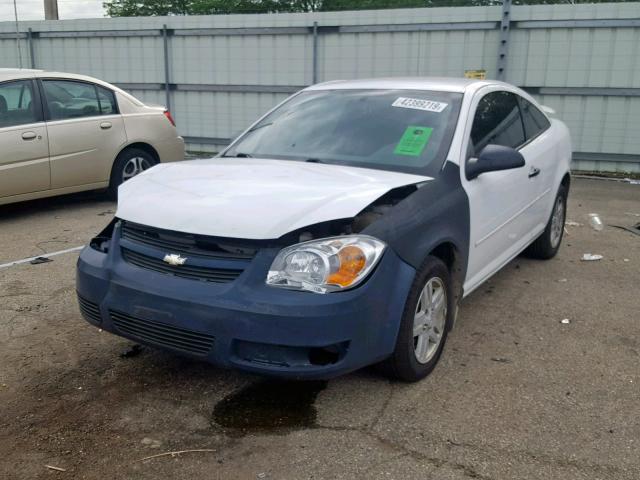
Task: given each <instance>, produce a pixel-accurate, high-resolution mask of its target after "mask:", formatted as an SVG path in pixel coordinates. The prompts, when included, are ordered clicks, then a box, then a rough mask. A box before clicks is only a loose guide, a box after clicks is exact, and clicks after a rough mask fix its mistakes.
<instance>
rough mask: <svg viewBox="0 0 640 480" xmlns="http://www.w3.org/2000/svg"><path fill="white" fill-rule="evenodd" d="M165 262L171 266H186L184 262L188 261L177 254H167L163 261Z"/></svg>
mask: <svg viewBox="0 0 640 480" xmlns="http://www.w3.org/2000/svg"><path fill="white" fill-rule="evenodd" d="M162 261H163V262H165V263H168V264H169V265H174V266H178V265H184V262H186V261H187V259H186V257H181V256H180V255H178V254H177V253H167V254H166V255H165V256H164V258H163V259H162Z"/></svg>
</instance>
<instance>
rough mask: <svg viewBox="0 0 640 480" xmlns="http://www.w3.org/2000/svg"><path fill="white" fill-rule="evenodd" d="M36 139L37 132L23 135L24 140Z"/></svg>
mask: <svg viewBox="0 0 640 480" xmlns="http://www.w3.org/2000/svg"><path fill="white" fill-rule="evenodd" d="M36 137H37V135H36V132H24V133H23V134H22V139H23V140H33V139H34V138H36Z"/></svg>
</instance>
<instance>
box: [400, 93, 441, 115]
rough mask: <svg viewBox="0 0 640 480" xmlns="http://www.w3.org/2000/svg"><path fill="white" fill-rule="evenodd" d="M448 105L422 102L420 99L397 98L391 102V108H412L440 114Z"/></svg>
mask: <svg viewBox="0 0 640 480" xmlns="http://www.w3.org/2000/svg"><path fill="white" fill-rule="evenodd" d="M448 105H449V104H448V103H442V102H434V101H433V100H423V99H422V98H407V97H398V99H397V100H396V101H395V102H393V104H392V106H393V107H400V108H413V109H414V110H424V111H425V112H435V113H440V112H442V111H443V110H444V109H445V108H447V106H448Z"/></svg>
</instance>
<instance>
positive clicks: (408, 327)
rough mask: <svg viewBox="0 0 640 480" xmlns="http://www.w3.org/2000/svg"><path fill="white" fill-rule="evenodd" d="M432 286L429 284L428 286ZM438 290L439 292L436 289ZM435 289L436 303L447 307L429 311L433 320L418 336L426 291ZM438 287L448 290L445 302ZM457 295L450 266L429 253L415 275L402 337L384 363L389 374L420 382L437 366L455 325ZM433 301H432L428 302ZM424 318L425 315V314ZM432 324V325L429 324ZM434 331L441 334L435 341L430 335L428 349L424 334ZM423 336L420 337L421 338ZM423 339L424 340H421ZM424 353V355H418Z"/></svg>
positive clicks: (384, 370) (408, 380) (428, 335)
mask: <svg viewBox="0 0 640 480" xmlns="http://www.w3.org/2000/svg"><path fill="white" fill-rule="evenodd" d="M428 286H429V288H427V287H428ZM434 290H435V293H434ZM429 291H431V292H432V298H434V300H433V303H438V304H441V305H442V307H443V308H444V311H442V310H440V309H439V308H438V309H437V312H438V311H439V313H437V312H436V314H435V315H427V317H429V320H427V322H425V324H424V325H425V326H424V327H423V328H424V329H425V330H424V331H423V333H422V334H420V335H419V336H417V337H416V336H414V334H415V332H414V329H418V328H419V326H418V323H416V322H418V321H419V320H416V319H417V318H418V317H417V316H418V314H419V313H421V312H420V311H422V310H423V309H425V310H427V309H426V308H425V305H422V303H421V302H423V303H424V300H421V299H423V298H425V297H424V296H423V292H424V293H425V294H426V293H427V292H429ZM438 291H442V292H443V293H444V298H443V300H442V301H441V302H437V301H436V299H437V298H438V293H437V292H438ZM453 299H454V295H453V289H452V286H451V275H450V273H449V269H448V268H447V266H446V265H445V264H444V262H442V260H440V259H439V258H436V257H433V256H428V257H427V259H426V260H425V261H424V263H423V264H422V266H421V267H420V268H419V269H418V271H417V272H416V276H415V279H414V281H413V284H412V285H411V289H410V291H409V296H408V298H407V302H406V304H405V307H404V312H403V314H402V319H401V321H400V330H399V331H398V339H397V341H396V346H395V350H394V352H393V354H392V355H391V356H390V357H389V358H388V359H386V360H385V361H384V362H382V363H381V364H380V367H381V369H382V371H383V372H384V373H385V374H387V375H388V376H390V377H392V378H394V379H397V380H402V381H405V382H417V381H418V380H421V379H423V378H424V377H426V376H427V375H429V374H430V373H431V372H432V371H433V369H434V368H435V366H436V364H437V363H438V360H439V359H440V355H441V354H442V350H443V349H444V345H445V342H446V340H447V334H448V332H449V330H451V327H452V325H453V319H454V314H455V305H454V300H453ZM426 303H429V302H426ZM422 318H424V317H422ZM429 323H430V324H431V325H430V326H429V325H428V324H429ZM430 334H434V335H436V336H437V334H439V338H438V341H437V342H433V341H432V339H431V338H430V339H429V340H428V341H427V346H426V349H421V348H419V345H422V346H423V347H424V342H425V340H424V337H425V336H426V337H427V338H428V337H430ZM421 337H422V338H423V340H420V338H421ZM421 341H422V342H423V343H422V344H421V343H420V342H421ZM418 357H420V358H418Z"/></svg>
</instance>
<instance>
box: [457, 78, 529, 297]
mask: <svg viewBox="0 0 640 480" xmlns="http://www.w3.org/2000/svg"><path fill="white" fill-rule="evenodd" d="M471 112H472V114H473V122H472V124H471V127H470V129H469V132H468V134H467V139H468V140H467V141H468V144H467V155H466V158H465V162H466V161H468V160H469V158H472V157H477V156H478V155H479V154H480V152H481V151H482V149H483V148H484V147H485V146H487V145H489V144H494V145H503V146H507V147H512V148H515V149H519V148H521V147H522V146H523V145H524V144H525V143H526V138H525V133H524V127H523V123H522V117H521V114H520V107H519V105H518V100H517V97H516V94H515V93H513V92H508V91H504V90H502V89H499V88H498V87H487V88H485V89H483V90H481V91H480V92H479V93H478V94H476V97H475V98H474V101H473V102H472V105H471ZM521 153H522V152H521ZM525 153H526V152H525ZM525 162H526V164H525V166H524V167H520V168H514V169H511V170H503V171H496V172H488V173H483V174H481V175H480V176H478V177H477V178H474V179H472V180H468V179H467V178H466V176H465V175H464V173H463V175H462V176H463V178H462V182H463V186H464V188H465V190H466V192H467V196H468V197H469V208H470V217H471V228H470V245H469V264H468V267H467V277H466V281H465V286H464V290H465V293H469V292H471V291H472V290H473V289H475V288H476V287H477V286H478V285H479V284H480V283H482V282H483V281H484V280H485V279H487V278H488V277H489V276H490V275H492V274H493V273H495V272H496V271H497V270H498V269H499V268H501V267H502V266H503V265H504V264H505V263H506V262H508V261H509V260H510V259H511V258H513V257H514V256H515V255H517V254H518V253H519V252H520V251H521V250H522V249H523V248H524V247H525V246H526V245H527V244H528V243H529V241H530V239H531V232H532V231H533V229H534V227H535V225H536V224H537V222H538V218H537V213H536V197H537V195H538V193H537V190H536V187H537V184H536V182H535V177H532V178H530V177H529V173H530V170H529V169H530V168H531V161H530V159H528V158H527V156H526V155H525ZM463 170H464V169H463Z"/></svg>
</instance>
